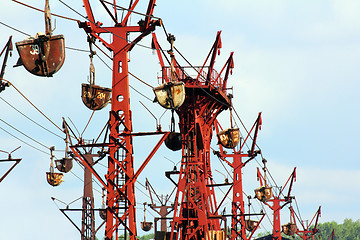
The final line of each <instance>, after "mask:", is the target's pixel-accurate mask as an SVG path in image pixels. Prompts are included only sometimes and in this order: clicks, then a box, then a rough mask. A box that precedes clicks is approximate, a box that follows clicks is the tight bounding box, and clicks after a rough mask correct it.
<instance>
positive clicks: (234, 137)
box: [217, 128, 240, 148]
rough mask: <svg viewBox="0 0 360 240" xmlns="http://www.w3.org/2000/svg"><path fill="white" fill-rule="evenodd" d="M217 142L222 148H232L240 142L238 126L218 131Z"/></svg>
mask: <svg viewBox="0 0 360 240" xmlns="http://www.w3.org/2000/svg"><path fill="white" fill-rule="evenodd" d="M217 137H218V140H219V143H220V144H221V145H222V146H223V147H224V148H234V147H236V146H237V145H238V144H239V142H240V131H239V129H238V128H235V129H232V128H229V129H226V130H223V131H220V132H219V133H218V134H217Z"/></svg>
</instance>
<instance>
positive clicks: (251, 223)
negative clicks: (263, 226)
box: [245, 220, 259, 232]
mask: <svg viewBox="0 0 360 240" xmlns="http://www.w3.org/2000/svg"><path fill="white" fill-rule="evenodd" d="M258 224H259V222H258V221H254V220H245V228H246V230H248V231H249V232H252V231H253V230H254V229H255V228H256V227H257V225H258Z"/></svg>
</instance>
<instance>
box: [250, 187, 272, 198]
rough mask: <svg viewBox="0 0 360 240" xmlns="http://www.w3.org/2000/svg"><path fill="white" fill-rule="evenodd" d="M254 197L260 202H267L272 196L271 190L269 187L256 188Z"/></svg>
mask: <svg viewBox="0 0 360 240" xmlns="http://www.w3.org/2000/svg"><path fill="white" fill-rule="evenodd" d="M254 191H255V197H256V198H257V199H258V200H259V201H261V202H266V201H268V200H269V199H270V198H271V196H272V188H271V187H264V186H262V187H258V188H256V189H255V190H254Z"/></svg>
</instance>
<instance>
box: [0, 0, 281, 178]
mask: <svg viewBox="0 0 360 240" xmlns="http://www.w3.org/2000/svg"><path fill="white" fill-rule="evenodd" d="M13 1H15V0H13ZM59 1H60V2H61V3H62V4H64V5H65V6H67V7H68V8H70V9H71V10H72V11H74V12H76V13H77V14H79V15H80V16H82V17H83V18H85V19H86V17H85V16H83V15H82V14H80V13H79V12H77V11H76V10H75V9H73V8H71V7H70V6H69V5H67V4H66V3H64V2H63V1H61V0H59ZM15 2H18V1H15ZM103 2H106V1H103ZM18 3H20V2H18ZM107 3H108V2H107ZM21 4H22V3H21ZM109 4H111V3H109ZM23 5H25V4H23ZM117 7H120V6H117ZM34 9H36V8H34ZM36 10H39V9H36ZM123 10H127V11H130V10H128V9H123ZM40 11H41V10H40ZM134 13H136V12H134ZM53 15H55V14H53ZM142 15H145V14H142ZM55 16H56V15H55ZM57 16H59V17H63V16H60V15H57ZM145 16H147V15H145ZM150 17H153V16H150ZM153 18H156V17H153ZM67 19H69V20H74V21H79V20H76V19H70V18H67ZM0 23H1V24H3V25H5V26H7V27H9V28H11V29H13V30H15V31H18V32H20V33H22V34H25V35H27V36H30V35H29V34H26V33H24V32H22V31H20V30H18V29H15V28H13V27H11V26H8V25H6V24H4V23H2V22H0ZM93 24H95V25H97V24H96V23H93ZM162 26H163V29H164V32H165V34H166V35H168V34H167V31H166V29H165V26H164V25H163V24H162ZM98 27H100V26H98ZM112 34H113V35H114V36H116V37H120V36H117V35H116V34H114V33H112ZM120 38H121V37H120ZM125 40H126V41H128V40H127V39H125ZM128 42H129V41H128ZM135 44H137V45H139V46H142V47H146V48H150V47H147V46H144V45H141V44H139V43H135ZM69 49H71V50H77V51H83V52H88V51H86V50H80V49H75V48H69ZM175 50H176V51H178V50H177V49H176V48H175ZM178 53H179V54H180V55H181V56H182V57H183V58H184V56H183V55H182V54H181V53H180V52H179V51H178ZM98 57H99V56H98ZM99 58H100V57H99ZM184 59H185V58H184ZM100 60H101V61H102V62H103V63H104V64H105V65H107V64H106V63H105V62H104V61H103V60H102V59H101V58H100ZM185 61H187V60H186V59H185ZM187 62H188V61H187ZM188 63H189V62H188ZM190 65H191V64H190ZM107 66H108V65H107ZM192 67H193V66H192ZM108 68H109V69H111V68H110V67H109V66H108ZM193 68H194V67H193ZM194 69H195V68H194ZM195 70H196V69H195ZM130 75H132V74H131V73H130ZM132 76H133V77H135V78H136V79H138V78H137V77H136V76H134V75H132ZM138 80H139V79H138ZM143 83H144V82H143ZM130 87H131V86H130ZM150 87H151V86H150ZM131 88H132V89H133V90H135V91H136V92H138V93H139V94H141V95H142V96H144V97H145V98H147V99H148V100H150V101H152V99H150V98H148V97H146V96H145V95H143V94H142V93H140V92H139V91H137V90H136V89H135V88H133V87H131ZM205 92H206V91H205ZM19 93H20V92H19ZM206 93H207V92H206ZM20 94H21V93H20ZM207 94H209V93H207ZM21 95H22V94H21ZM209 96H211V95H210V94H209ZM23 97H25V96H23ZM25 98H26V97H25ZM214 99H215V100H216V101H218V102H220V103H222V104H223V105H226V106H228V104H227V103H223V102H221V101H219V100H218V99H216V98H214ZM27 100H28V99H27ZM28 101H29V100H28ZM29 102H30V101H29ZM30 103H31V102H30ZM31 104H32V103H31ZM32 105H33V104H32ZM33 106H34V105H33ZM34 107H35V106H34ZM35 108H36V107H35ZM36 109H37V110H38V111H39V112H40V113H42V112H41V111H40V110H39V109H38V108H36ZM235 113H236V115H238V114H237V112H236V111H235ZM43 115H44V114H43ZM44 116H45V115H44ZM45 117H46V116H45ZM46 118H47V117H46ZM238 118H239V120H240V121H241V119H240V117H239V116H238ZM48 120H50V119H48ZM89 121H90V120H89ZM51 122H52V121H51ZM241 123H242V125H243V127H244V129H246V128H245V126H244V124H243V122H242V121H241ZM53 124H54V123H53ZM54 125H55V126H56V124H54ZM59 129H60V128H59ZM85 129H86V128H85ZM85 129H84V131H85ZM60 130H61V129H60ZM61 131H62V130H61ZM84 131H83V132H84ZM246 131H247V130H246ZM256 145H257V144H256ZM257 146H258V145H257ZM258 147H259V146H258ZM259 149H260V148H259ZM259 165H260V164H259ZM269 175H270V176H271V174H269ZM271 178H272V176H271ZM272 179H273V178H272ZM273 181H274V179H273ZM274 182H275V181H274Z"/></svg>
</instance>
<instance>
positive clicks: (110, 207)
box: [72, 0, 161, 240]
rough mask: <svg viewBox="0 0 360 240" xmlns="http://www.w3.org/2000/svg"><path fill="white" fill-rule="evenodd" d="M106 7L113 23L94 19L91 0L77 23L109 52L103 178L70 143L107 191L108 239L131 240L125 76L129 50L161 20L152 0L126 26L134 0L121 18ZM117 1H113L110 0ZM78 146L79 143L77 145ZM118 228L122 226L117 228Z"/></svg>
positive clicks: (131, 175)
mask: <svg viewBox="0 0 360 240" xmlns="http://www.w3.org/2000/svg"><path fill="white" fill-rule="evenodd" d="M100 2H101V3H102V4H103V6H104V8H105V9H106V10H107V12H108V14H109V15H110V17H111V19H113V21H114V26H111V27H104V26H102V25H103V24H102V23H100V22H98V21H96V20H95V17H94V15H93V12H92V9H91V5H90V1H89V0H83V3H84V7H85V10H86V14H87V18H88V21H85V22H81V23H79V27H81V28H83V29H84V30H85V32H86V33H87V34H89V35H90V36H91V37H93V38H95V39H97V40H99V41H100V42H102V43H103V44H104V45H105V46H106V48H107V49H109V50H110V51H111V52H112V60H113V75H112V100H111V111H110V120H109V125H110V134H109V143H108V144H107V146H108V148H109V157H108V171H107V174H106V176H105V178H106V181H104V180H103V179H102V178H101V177H100V176H99V175H98V174H97V172H96V171H95V170H94V169H93V168H92V166H91V164H89V163H88V162H87V161H86V159H84V157H82V156H81V154H79V152H78V151H77V150H76V149H75V148H74V147H73V148H72V150H73V151H74V152H75V154H76V155H77V157H78V158H79V159H80V160H81V161H82V163H83V164H84V166H85V167H87V168H89V169H90V170H91V172H92V174H93V175H94V176H95V177H96V178H97V179H98V180H99V181H100V182H101V183H102V185H103V186H104V188H105V189H106V191H107V200H106V205H107V208H106V209H107V210H106V214H107V215H106V226H105V239H107V240H110V239H113V238H114V237H115V239H118V238H119V237H120V236H122V237H124V238H125V239H126V237H127V236H129V237H130V239H131V240H134V239H135V238H136V236H137V231H136V221H135V191H134V187H135V186H134V184H135V179H136V176H134V166H133V143H132V131H133V130H132V119H131V109H130V95H129V78H128V74H129V73H128V61H129V58H128V52H129V51H131V49H132V48H133V47H134V46H135V45H136V43H138V42H139V41H140V40H141V39H142V38H143V37H145V36H146V35H148V34H149V33H151V32H152V31H154V30H155V26H159V25H160V24H161V22H160V20H152V18H151V16H152V13H153V9H154V6H155V0H150V1H149V5H148V9H147V12H146V17H145V20H142V21H140V22H139V24H138V25H135V26H129V25H128V20H129V17H130V15H131V14H132V13H133V10H134V8H135V7H136V5H137V3H138V2H139V0H137V1H131V2H130V5H129V9H127V10H128V11H127V13H126V14H125V16H124V18H123V19H122V20H121V21H118V18H117V7H115V5H114V7H110V9H111V8H113V11H111V10H110V9H109V8H108V6H107V5H105V3H104V2H102V1H100ZM113 3H114V4H116V1H114V2H113ZM105 33H110V34H112V42H108V41H106V40H104V38H102V37H101V36H100V34H105ZM129 33H139V35H138V37H137V38H136V39H135V40H133V41H132V42H130V41H129V38H128V36H129ZM77 147H79V146H77ZM120 230H123V231H122V232H120Z"/></svg>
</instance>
